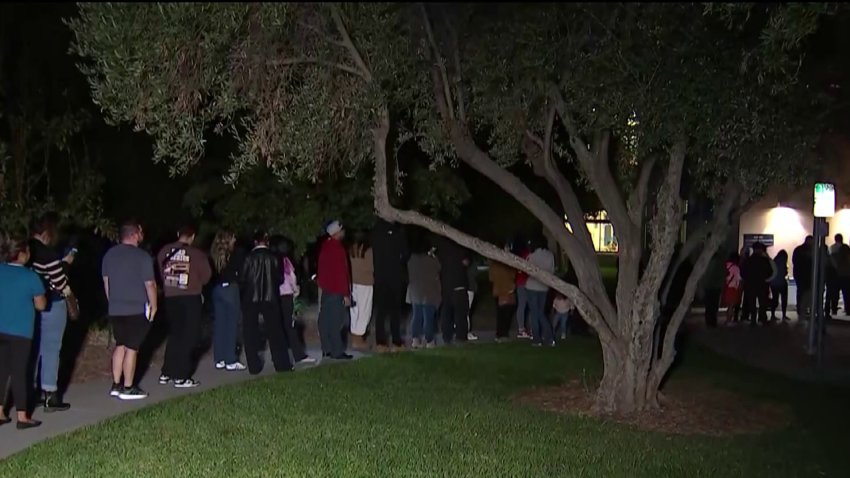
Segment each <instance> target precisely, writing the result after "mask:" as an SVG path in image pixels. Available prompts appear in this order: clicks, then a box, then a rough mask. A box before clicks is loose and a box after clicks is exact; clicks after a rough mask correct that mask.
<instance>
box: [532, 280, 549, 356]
mask: <svg viewBox="0 0 850 478" xmlns="http://www.w3.org/2000/svg"><path fill="white" fill-rule="evenodd" d="M527 293H528V308H529V309H530V312H531V336H532V338H533V339H534V343H538V344H540V343H547V344H549V343H552V342H553V341H554V338H553V337H552V324H550V323H549V319H547V318H546V291H537V290H530V289H529V290H528V292H527Z"/></svg>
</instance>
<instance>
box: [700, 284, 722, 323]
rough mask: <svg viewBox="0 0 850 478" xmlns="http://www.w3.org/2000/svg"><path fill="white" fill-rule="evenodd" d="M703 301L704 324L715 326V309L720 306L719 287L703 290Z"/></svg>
mask: <svg viewBox="0 0 850 478" xmlns="http://www.w3.org/2000/svg"><path fill="white" fill-rule="evenodd" d="M704 293H705V294H704V301H705V325H706V326H707V327H717V310H718V309H719V308H720V293H721V292H720V289H719V288H715V287H712V288H709V289H705V290H704Z"/></svg>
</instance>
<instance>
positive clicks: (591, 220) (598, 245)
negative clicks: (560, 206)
mask: <svg viewBox="0 0 850 478" xmlns="http://www.w3.org/2000/svg"><path fill="white" fill-rule="evenodd" d="M566 221H567V217H566V216H564V222H565V224H566V227H567V230H568V231H570V232H572V228H571V227H570V225H569V223H567V222H566ZM584 221H585V227H587V231H588V232H589V233H590V240H591V241H592V242H593V248H594V249H595V250H596V252H604V253H617V252H618V251H619V244H618V243H617V236H615V235H614V226H612V225H611V221H609V220H608V213H607V212H606V211H600V212H598V213H596V214H586V215H585V216H584Z"/></svg>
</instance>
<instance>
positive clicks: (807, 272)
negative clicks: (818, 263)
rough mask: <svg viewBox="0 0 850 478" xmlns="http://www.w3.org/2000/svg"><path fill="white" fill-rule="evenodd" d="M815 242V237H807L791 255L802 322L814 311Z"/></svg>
mask: <svg viewBox="0 0 850 478" xmlns="http://www.w3.org/2000/svg"><path fill="white" fill-rule="evenodd" d="M814 241H815V239H814V237H812V236H806V240H805V241H804V242H803V244H801V245H799V246H797V248H796V249H794V253H793V254H792V255H791V266H792V267H793V272H794V282H795V283H796V284H797V317H798V318H799V319H800V320H808V318H809V314H810V312H811V309H812V261H813V256H812V247H813V244H814Z"/></svg>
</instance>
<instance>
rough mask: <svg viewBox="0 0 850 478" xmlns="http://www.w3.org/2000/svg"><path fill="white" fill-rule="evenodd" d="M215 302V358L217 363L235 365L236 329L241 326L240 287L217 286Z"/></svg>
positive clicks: (213, 294) (231, 285) (214, 290)
mask: <svg viewBox="0 0 850 478" xmlns="http://www.w3.org/2000/svg"><path fill="white" fill-rule="evenodd" d="M212 301H213V358H214V360H215V361H216V362H224V363H226V364H231V363H235V362H236V360H237V357H236V328H237V325H238V324H239V314H241V313H242V308H241V306H240V305H239V287H238V286H237V285H236V284H230V285H229V286H227V287H222V286H221V285H217V286H215V288H214V289H213V292H212Z"/></svg>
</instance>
